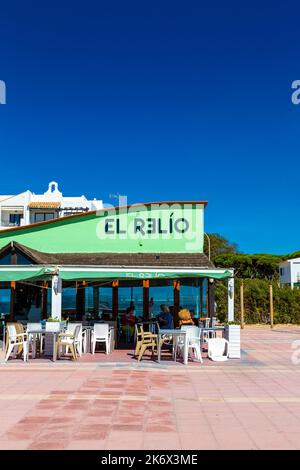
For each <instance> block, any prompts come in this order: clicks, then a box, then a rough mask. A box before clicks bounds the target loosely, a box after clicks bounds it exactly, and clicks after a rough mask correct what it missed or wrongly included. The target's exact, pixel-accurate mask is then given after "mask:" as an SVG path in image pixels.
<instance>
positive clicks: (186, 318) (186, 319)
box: [178, 308, 195, 326]
mask: <svg viewBox="0 0 300 470" xmlns="http://www.w3.org/2000/svg"><path fill="white" fill-rule="evenodd" d="M178 317H179V326H183V325H194V324H195V323H194V321H193V319H192V316H191V313H190V311H189V310H188V309H187V308H184V309H182V310H180V312H179V313H178Z"/></svg>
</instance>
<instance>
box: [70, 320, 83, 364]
mask: <svg viewBox="0 0 300 470" xmlns="http://www.w3.org/2000/svg"><path fill="white" fill-rule="evenodd" d="M76 326H78V327H79V328H78V329H77V337H76V335H75V344H76V347H77V351H78V354H79V356H81V355H82V353H83V352H84V353H85V352H86V333H85V331H83V330H82V323H68V328H67V332H68V333H74V334H75V331H76Z"/></svg>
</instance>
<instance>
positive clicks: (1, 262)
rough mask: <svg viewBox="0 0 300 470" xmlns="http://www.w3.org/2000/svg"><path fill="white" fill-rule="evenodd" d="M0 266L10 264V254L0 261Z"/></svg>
mask: <svg viewBox="0 0 300 470" xmlns="http://www.w3.org/2000/svg"><path fill="white" fill-rule="evenodd" d="M0 264H11V255H10V253H9V254H8V255H6V256H4V258H1V259H0Z"/></svg>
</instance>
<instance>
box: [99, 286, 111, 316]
mask: <svg viewBox="0 0 300 470" xmlns="http://www.w3.org/2000/svg"><path fill="white" fill-rule="evenodd" d="M99 317H100V318H102V319H103V320H108V319H111V318H112V287H100V288H99Z"/></svg>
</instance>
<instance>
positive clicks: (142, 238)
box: [97, 203, 204, 253]
mask: <svg viewBox="0 0 300 470" xmlns="http://www.w3.org/2000/svg"><path fill="white" fill-rule="evenodd" d="M203 212H204V206H203V204H196V203H195V204H191V203H188V204H184V203H182V204H179V203H173V204H172V203H171V204H166V203H164V204H151V205H145V206H143V205H136V206H129V207H126V209H118V208H116V209H114V210H109V211H106V212H105V211H104V212H102V213H99V221H98V224H97V237H98V238H99V239H100V240H103V241H104V240H105V244H106V245H107V246H108V245H109V246H110V247H111V249H112V250H111V251H122V252H123V251H125V252H152V253H153V252H189V251H197V252H202V251H203Z"/></svg>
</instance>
